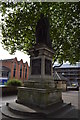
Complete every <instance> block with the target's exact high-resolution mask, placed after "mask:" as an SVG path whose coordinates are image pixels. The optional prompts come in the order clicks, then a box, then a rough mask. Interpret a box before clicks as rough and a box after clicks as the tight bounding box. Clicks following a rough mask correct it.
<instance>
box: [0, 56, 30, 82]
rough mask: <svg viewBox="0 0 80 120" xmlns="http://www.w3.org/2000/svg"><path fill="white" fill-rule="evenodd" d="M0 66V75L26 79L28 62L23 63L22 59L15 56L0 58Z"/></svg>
mask: <svg viewBox="0 0 80 120" xmlns="http://www.w3.org/2000/svg"><path fill="white" fill-rule="evenodd" d="M0 68H1V69H0V77H7V78H8V79H13V78H15V79H19V80H22V81H25V80H27V79H28V74H29V67H28V63H27V62H25V63H23V60H22V59H21V60H20V61H18V60H17V58H16V57H15V58H14V59H5V60H0ZM5 70H6V71H5Z"/></svg>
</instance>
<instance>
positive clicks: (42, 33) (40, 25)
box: [36, 14, 51, 47]
mask: <svg viewBox="0 0 80 120" xmlns="http://www.w3.org/2000/svg"><path fill="white" fill-rule="evenodd" d="M38 43H43V44H46V45H47V46H48V47H51V40H50V36H49V21H48V18H47V17H44V14H41V16H40V19H39V20H38V22H37V26H36V44H38Z"/></svg>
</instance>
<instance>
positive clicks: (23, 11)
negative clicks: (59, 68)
mask: <svg viewBox="0 0 80 120" xmlns="http://www.w3.org/2000/svg"><path fill="white" fill-rule="evenodd" d="M1 8H2V9H1V10H2V11H1V12H2V16H3V17H2V20H3V22H2V35H3V40H2V43H3V45H4V48H5V49H7V50H8V51H9V52H10V53H11V54H13V53H14V52H15V51H16V50H20V51H23V52H25V53H27V52H28V50H29V49H30V48H31V47H32V46H33V45H34V44H35V27H36V23H37V21H38V19H39V17H40V14H41V13H44V14H45V16H48V18H49V21H50V38H51V41H52V47H53V50H54V56H53V61H54V62H55V61H56V60H58V61H59V62H60V63H62V62H63V61H69V62H70V63H71V64H72V63H75V62H78V61H79V60H80V42H79V35H80V28H79V20H80V12H79V11H80V7H79V3H78V2H76V3H68V2H66V3H64V2H61V3H59V2H52V3H51V2H45V3H44V2H40V3H39V2H34V3H32V2H31V3H27V2H18V3H13V2H11V3H7V2H6V3H5V2H2V5H1Z"/></svg>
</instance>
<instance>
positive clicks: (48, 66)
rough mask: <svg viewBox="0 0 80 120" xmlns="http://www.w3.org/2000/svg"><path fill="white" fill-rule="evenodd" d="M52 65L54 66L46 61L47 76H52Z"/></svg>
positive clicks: (49, 61)
mask: <svg viewBox="0 0 80 120" xmlns="http://www.w3.org/2000/svg"><path fill="white" fill-rule="evenodd" d="M51 65H52V62H51V60H48V59H45V74H46V75H51Z"/></svg>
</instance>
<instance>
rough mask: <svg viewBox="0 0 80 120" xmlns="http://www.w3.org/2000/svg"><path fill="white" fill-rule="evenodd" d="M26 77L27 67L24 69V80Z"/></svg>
mask: <svg viewBox="0 0 80 120" xmlns="http://www.w3.org/2000/svg"><path fill="white" fill-rule="evenodd" d="M26 77H27V67H26V68H25V78H26Z"/></svg>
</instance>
